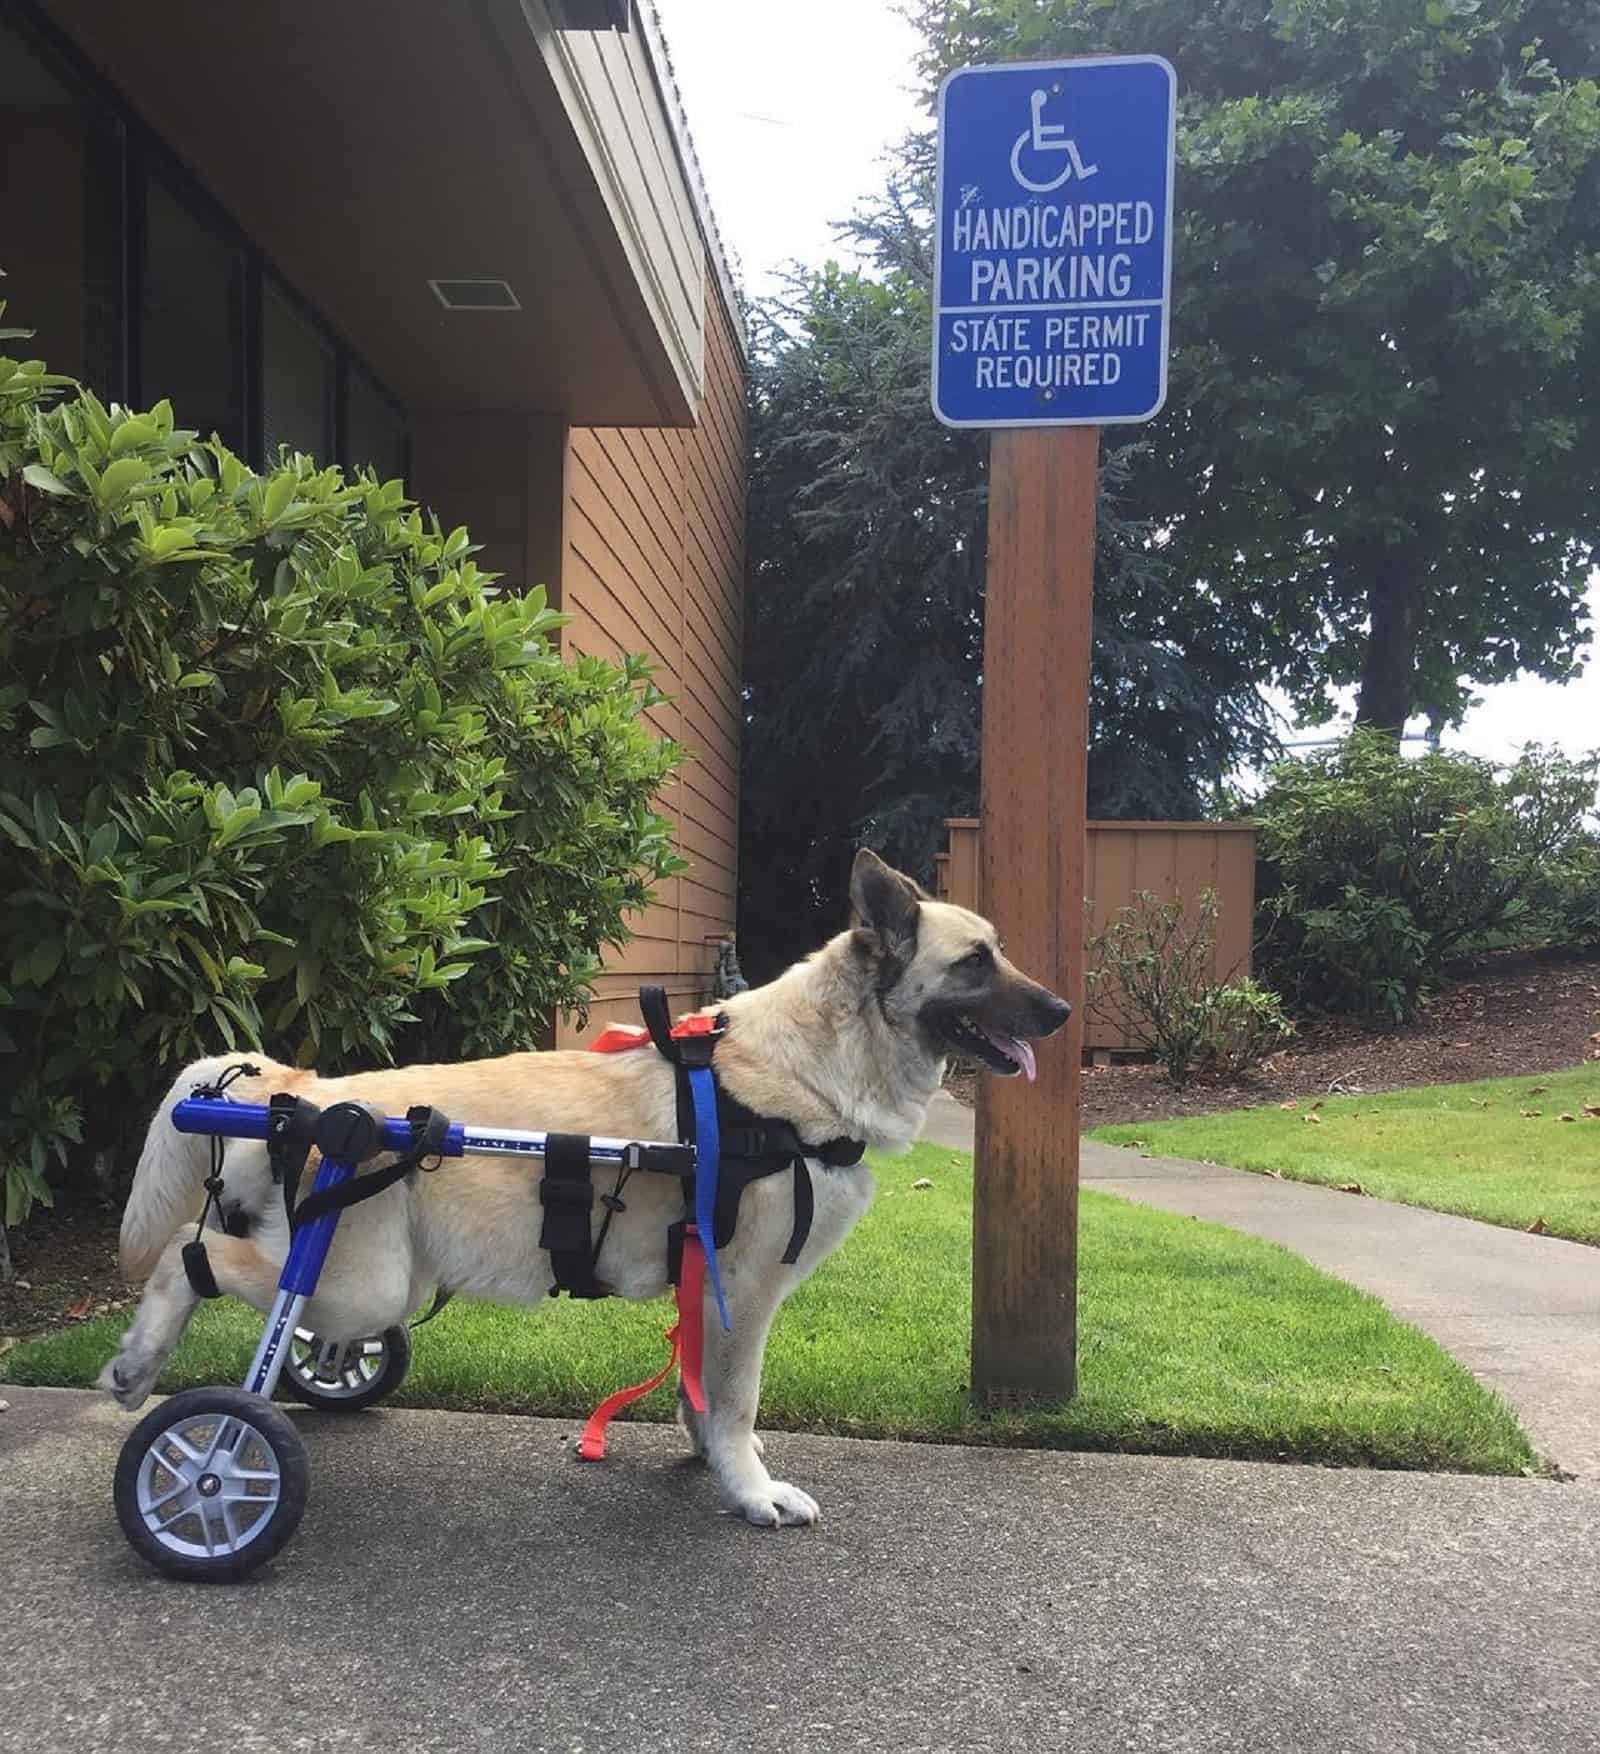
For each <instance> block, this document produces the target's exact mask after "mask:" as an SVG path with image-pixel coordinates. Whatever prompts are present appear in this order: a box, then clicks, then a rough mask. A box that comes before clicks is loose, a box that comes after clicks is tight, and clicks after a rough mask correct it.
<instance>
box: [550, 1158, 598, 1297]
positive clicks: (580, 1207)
mask: <svg viewBox="0 0 1600 1754" xmlns="http://www.w3.org/2000/svg"><path fill="white" fill-rule="evenodd" d="M539 1200H540V1203H541V1204H542V1205H543V1207H544V1224H543V1226H542V1227H541V1229H540V1231H539V1247H540V1248H542V1249H545V1250H547V1251H548V1252H549V1255H550V1270H551V1272H552V1273H553V1274H554V1275H555V1281H556V1282H555V1284H554V1285H552V1286H551V1287H550V1295H551V1296H552V1297H554V1296H556V1295H557V1293H558V1292H562V1291H565V1292H566V1293H567V1295H568V1296H569V1297H604V1296H605V1295H606V1291H605V1288H604V1287H603V1286H602V1285H601V1283H600V1281H599V1280H598V1279H597V1278H596V1277H595V1272H594V1263H595V1253H596V1250H595V1247H594V1239H593V1237H592V1236H591V1234H590V1218H591V1215H592V1214H593V1212H594V1182H593V1180H592V1177H591V1173H590V1162H589V1136H588V1134H587V1133H551V1134H549V1135H548V1136H547V1137H546V1139H545V1142H544V1179H543V1180H542V1181H541V1182H540V1183H539Z"/></svg>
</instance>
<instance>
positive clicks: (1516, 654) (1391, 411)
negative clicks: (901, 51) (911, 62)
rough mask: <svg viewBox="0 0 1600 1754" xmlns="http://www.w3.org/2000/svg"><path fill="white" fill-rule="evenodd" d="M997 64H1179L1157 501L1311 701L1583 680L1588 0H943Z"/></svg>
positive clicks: (950, 58)
mask: <svg viewBox="0 0 1600 1754" xmlns="http://www.w3.org/2000/svg"><path fill="white" fill-rule="evenodd" d="M919 19H920V23H921V26H922V28H923V31H924V33H925V39H926V43H927V53H926V57H925V62H924V69H923V71H924V73H925V75H926V76H927V78H928V80H929V84H930V89H931V85H932V82H933V80H934V79H936V78H937V76H939V75H940V74H942V73H943V72H944V71H945V70H947V69H949V68H951V67H954V66H958V65H963V64H966V63H970V62H981V61H996V60H1006V59H1024V58H1035V57H1048V56H1052V55H1065V54H1082V53H1092V52H1096V51H1118V52H1124V53H1126V52H1132V51H1155V52H1159V53H1161V54H1164V55H1165V56H1167V57H1168V59H1169V60H1171V61H1172V63H1173V64H1174V66H1175V67H1176V68H1177V72H1178V80H1179V99H1178V102H1179V117H1178V158H1179V167H1180V168H1179V180H1178V189H1177V203H1176V222H1175V223H1176V233H1175V241H1174V251H1173V276H1174V293H1175V302H1174V309H1173V320H1172V335H1173V344H1174V350H1173V356H1172V365H1171V375H1170V385H1171V387H1170V393H1169V397H1168V402H1167V407H1166V410H1165V411H1164V413H1163V414H1162V415H1161V416H1160V417H1159V418H1158V419H1157V420H1156V421H1155V422H1154V423H1152V425H1151V426H1150V427H1149V428H1148V429H1147V431H1146V439H1147V443H1146V445H1145V446H1144V447H1142V448H1141V449H1140V450H1139V452H1138V453H1137V454H1136V455H1135V456H1134V457H1133V458H1132V459H1131V474H1130V480H1129V488H1128V494H1127V499H1126V504H1127V508H1128V510H1129V512H1130V514H1131V515H1134V516H1136V517H1137V516H1143V517H1146V518H1150V519H1154V520H1156V521H1158V522H1159V523H1160V524H1161V525H1162V526H1163V528H1164V529H1165V531H1166V532H1167V534H1168V536H1169V537H1170V542H1169V547H1168V553H1169V554H1170V556H1171V559H1172V562H1173V564H1174V565H1175V566H1176V567H1177V568H1178V569H1179V571H1180V574H1181V576H1182V577H1183V578H1184V579H1185V580H1187V581H1189V582H1190V584H1191V585H1193V586H1194V587H1196V588H1199V589H1203V590H1205V591H1206V592H1208V593H1209V594H1210V595H1211V596H1212V597H1213V598H1214V599H1216V600H1217V601H1218V602H1219V603H1220V604H1223V605H1226V606H1227V607H1226V608H1225V609H1224V611H1223V612H1224V613H1226V614H1227V615H1229V616H1230V617H1232V618H1234V619H1236V620H1238V621H1240V622H1241V623H1242V622H1243V621H1245V620H1246V619H1249V618H1251V617H1253V618H1254V619H1255V622H1256V624H1257V626H1258V627H1259V629H1260V631H1261V634H1262V637H1263V639H1264V641H1265V643H1266V646H1267V648H1268V650H1269V652H1270V657H1271V662H1272V666H1273V669H1274V671H1275V673H1276V677H1277V680H1278V681H1280V682H1281V683H1282V684H1284V685H1285V686H1286V687H1288V689H1289V690H1290V691H1291V693H1292V694H1293V696H1294V698H1295V700H1296V702H1297V704H1298V705H1299V706H1300V707H1301V709H1302V710H1304V711H1305V712H1307V714H1308V715H1309V716H1311V717H1313V718H1315V717H1326V716H1327V715H1328V714H1329V712H1330V711H1331V710H1332V709H1331V699H1330V694H1331V690H1332V689H1334V688H1335V687H1338V686H1340V685H1347V684H1351V683H1355V684H1358V685H1359V700H1358V713H1357V716H1358V718H1359V719H1360V720H1362V721H1364V722H1368V723H1371V724H1374V725H1378V726H1381V727H1386V728H1388V729H1390V730H1391V731H1394V730H1398V728H1399V727H1401V726H1402V725H1403V723H1404V722H1405V720H1406V719H1407V718H1408V717H1409V716H1410V715H1412V714H1414V713H1425V714H1427V715H1429V716H1430V717H1431V718H1433V719H1434V720H1435V721H1443V722H1450V721H1454V720H1457V719H1459V717H1460V715H1461V713H1462V712H1463V710H1464V708H1465V706H1466V704H1467V703H1468V699H1469V689H1470V686H1471V684H1472V683H1474V682H1476V683H1487V682H1495V681H1500V680H1503V679H1505V678H1507V677H1509V676H1512V675H1514V674H1516V673H1518V672H1520V671H1534V672H1536V673H1538V674H1540V675H1543V676H1547V677H1552V678H1562V677H1565V676H1568V675H1570V674H1571V673H1572V670H1573V668H1574V660H1575V655H1576V653H1577V650H1578V647H1579V644H1580V642H1581V638H1582V634H1583V626H1582V608H1581V605H1582V596H1583V591H1584V586H1585V583H1586V580H1587V577H1588V573H1589V568H1590V564H1591V560H1592V558H1593V550H1594V541H1595V527H1596V521H1597V519H1600V418H1597V409H1600V345H1597V341H1600V324H1597V318H1600V90H1597V87H1596V83H1595V79H1594V69H1595V68H1596V66H1597V65H1600V8H1597V7H1596V6H1594V5H1593V4H1592V0H1265V3H1261V0H1257V3H1253V4H1242V3H1241V0H927V3H926V4H924V5H923V7H922V9H921V12H920V14H919Z"/></svg>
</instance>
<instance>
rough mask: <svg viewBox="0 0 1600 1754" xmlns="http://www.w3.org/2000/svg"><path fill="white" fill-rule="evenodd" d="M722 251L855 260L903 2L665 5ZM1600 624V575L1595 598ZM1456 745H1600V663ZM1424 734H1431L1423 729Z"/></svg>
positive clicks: (900, 57) (1450, 740)
mask: <svg viewBox="0 0 1600 1754" xmlns="http://www.w3.org/2000/svg"><path fill="white" fill-rule="evenodd" d="M656 6H657V11H658V13H659V15H660V19H661V28H662V31H663V34H664V35H665V37H666V40H667V43H668V46H669V47H670V49H671V51H672V61H673V67H674V70H675V72H676V74H677V77H678V84H679V86H680V88H681V89H682V92H683V100H684V108H685V109H686V110H687V112H688V117H689V128H690V132H691V133H692V134H693V136H694V141H695V146H696V148H697V150H698V152H699V155H700V163H701V167H702V169H703V171H704V173H705V179H706V187H707V190H708V191H709V193H710V196H711V205H712V209H713V211H714V212H715V214H716V217H717V223H718V226H719V228H720V229H721V232H722V236H723V240H724V242H725V243H726V244H727V245H728V247H729V248H730V250H731V251H732V253H733V255H734V257H735V259H736V271H740V272H741V276H742V279H743V281H744V284H745V286H746V287H747V289H748V290H749V291H750V292H752V293H753V294H756V295H760V294H761V293H764V292H768V291H771V290H772V289H773V287H774V286H775V284H776V282H777V279H778V277H779V275H780V274H781V272H782V270H783V269H784V267H785V266H786V265H787V264H788V263H790V262H792V261H799V262H803V263H805V264H807V265H809V266H818V265H820V264H821V263H823V262H825V261H826V260H827V259H828V258H829V257H830V256H832V257H835V258H838V257H841V256H842V255H844V253H845V252H844V251H843V249H842V247H841V246H840V245H839V244H838V243H837V242H836V241H835V240H834V238H833V234H832V232H831V231H830V229H829V226H830V224H831V223H832V222H833V221H836V220H840V219H843V218H845V217H846V216H847V215H848V214H849V212H850V210H851V208H852V206H853V205H854V204H855V203H856V201H858V200H859V199H860V198H861V197H862V196H863V195H866V194H868V193H870V192H871V191H872V190H874V189H875V188H877V187H878V186H879V184H880V181H881V173H880V170H879V165H878V160H879V158H880V155H881V154H882V153H883V152H884V151H885V150H886V149H887V148H888V147H890V146H892V145H893V144H894V143H895V142H897V141H898V140H899V139H900V138H901V137H902V136H903V135H904V133H905V132H906V130H907V129H908V128H909V127H910V126H911V125H912V124H913V123H914V122H916V121H917V120H919V118H920V114H921V112H920V109H919V107H918V105H917V104H916V102H915V101H914V99H913V97H912V93H911V87H912V85H913V82H914V79H915V71H914V68H913V66H912V57H913V55H914V53H915V48H916V33H915V32H914V31H913V30H912V28H911V26H910V25H909V24H907V23H906V21H905V20H904V19H903V18H901V17H900V16H899V15H898V13H897V11H896V9H895V5H894V0H805V3H804V4H801V5H796V4H795V0H656ZM1589 604H1590V615H1591V620H1592V622H1594V623H1595V624H1597V625H1600V573H1597V574H1596V576H1595V580H1594V583H1593V585H1592V586H1591V589H1590V592H1589ZM1482 692H1483V695H1484V703H1483V705H1482V706H1480V707H1476V708H1474V709H1473V710H1472V711H1471V712H1470V713H1469V714H1468V715H1467V719H1466V722H1465V724H1464V726H1463V727H1462V730H1461V731H1459V732H1453V733H1448V734H1447V735H1446V738H1445V742H1446V744H1447V745H1448V746H1451V747H1459V748H1465V749H1469V750H1471V751H1472V752H1473V753H1474V754H1478V755H1485V756H1489V757H1491V758H1494V759H1504V758H1505V757H1506V756H1508V755H1509V754H1510V753H1512V752H1513V751H1514V750H1515V749H1517V748H1518V747H1520V746H1521V745H1522V744H1523V743H1525V742H1528V741H1532V740H1537V741H1540V742H1543V743H1547V744H1553V745H1558V746H1560V747H1563V748H1565V749H1567V750H1569V751H1570V752H1574V753H1575V752H1577V751H1579V750H1582V749H1587V748H1589V747H1592V746H1596V745H1600V662H1596V661H1595V659H1594V657H1593V655H1592V648H1591V657H1590V661H1589V663H1588V667H1587V669H1586V671H1585V673H1584V675H1583V676H1582V677H1581V678H1580V679H1579V680H1578V681H1576V682H1572V683H1569V684H1567V685H1566V686H1565V687H1558V686H1556V685H1555V684H1553V683H1548V682H1541V681H1538V680H1537V679H1535V678H1532V677H1527V678H1523V679H1521V680H1519V681H1516V682H1508V683H1503V684H1501V685H1500V686H1499V687H1497V688H1491V689H1486V690H1483V691H1482ZM1413 728H1415V729H1420V728H1421V726H1420V725H1419V726H1416V727H1413Z"/></svg>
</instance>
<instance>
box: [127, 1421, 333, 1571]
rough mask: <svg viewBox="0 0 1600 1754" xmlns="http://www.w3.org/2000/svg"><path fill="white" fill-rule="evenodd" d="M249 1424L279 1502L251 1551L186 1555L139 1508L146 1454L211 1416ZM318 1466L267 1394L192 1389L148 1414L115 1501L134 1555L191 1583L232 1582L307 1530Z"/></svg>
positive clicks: (130, 1444)
mask: <svg viewBox="0 0 1600 1754" xmlns="http://www.w3.org/2000/svg"><path fill="white" fill-rule="evenodd" d="M208 1413H215V1414H222V1415H225V1416H226V1417H228V1418H231V1419H242V1420H244V1421H246V1422H247V1423H248V1424H250V1425H252V1426H254V1427H255V1429H256V1431H257V1433H258V1434H259V1435H260V1438H261V1441H262V1442H263V1443H264V1444H266V1445H267V1446H268V1447H269V1448H270V1449H271V1451H272V1456H273V1461H274V1463H275V1464H276V1466H277V1469H278V1502H277V1503H276V1505H274V1506H273V1508H272V1510H271V1511H269V1512H268V1513H267V1514H266V1515H265V1516H263V1517H261V1518H258V1519H257V1522H256V1523H255V1525H253V1530H252V1532H251V1533H250V1534H249V1537H248V1539H247V1540H246V1542H245V1544H244V1545H243V1546H241V1547H239V1548H237V1549H236V1550H235V1551H233V1552H229V1553H220V1554H214V1555H213V1554H196V1553H184V1552H181V1551H177V1550H175V1549H174V1548H173V1547H172V1546H169V1545H168V1544H167V1543H166V1542H164V1541H163V1540H162V1538H161V1537H160V1535H158V1534H156V1533H155V1531H154V1530H152V1529H151V1528H150V1527H149V1525H148V1524H147V1523H146V1521H145V1518H144V1515H143V1513H142V1512H141V1511H140V1509H139V1473H140V1469H141V1468H142V1467H143V1465H144V1459H145V1456H146V1453H147V1452H148V1451H149V1450H150V1448H151V1447H152V1446H153V1445H154V1444H155V1443H156V1442H157V1441H158V1440H159V1439H160V1438H161V1437H162V1436H163V1435H164V1434H165V1433H166V1432H168V1431H170V1430H172V1428H173V1427H174V1426H175V1425H178V1424H181V1423H183V1422H184V1421H186V1420H192V1419H195V1418H198V1417H200V1416H202V1415H204V1414H208ZM310 1485H311V1464H310V1461H309V1459H308V1458H307V1456H306V1446H305V1443H304V1441H303V1440H302V1439H301V1436H300V1433H299V1432H298V1431H296V1430H295V1428H294V1421H293V1420H292V1419H290V1417H289V1415H288V1414H287V1413H285V1412H284V1411H283V1410H282V1409H281V1408H279V1407H274V1406H273V1404H272V1403H271V1401H269V1400H267V1399H266V1398H265V1397H264V1396H262V1395H252V1394H250V1393H249V1392H248V1390H245V1389H230V1388H214V1389H185V1390H184V1391H183V1392H182V1393H181V1394H177V1395H172V1396H169V1397H168V1398H167V1399H166V1400H165V1401H163V1402H162V1403H161V1405H160V1406H158V1407H154V1408H152V1409H151V1410H150V1412H148V1413H146V1414H145V1416H144V1418H143V1419H141V1420H140V1421H139V1423H138V1424H137V1425H136V1426H135V1427H134V1428H133V1431H132V1433H131V1434H130V1436H129V1438H128V1440H127V1442H126V1443H124V1444H123V1446H122V1454H121V1455H120V1456H119V1457H118V1458H117V1472H116V1480H115V1483H114V1485H113V1487H112V1500H113V1502H114V1503H115V1505H116V1510H117V1521H118V1522H119V1523H121V1525H122V1532H123V1534H125V1535H126V1536H127V1537H128V1541H129V1543H130V1545H131V1546H132V1547H133V1549H134V1551H135V1552H136V1553H138V1554H139V1555H140V1556H141V1557H142V1558H144V1559H147V1560H149V1562H150V1563H151V1564H152V1565H153V1566H154V1567H155V1568H156V1570H157V1571H162V1572H165V1573H166V1575H167V1576H168V1577H176V1578H182V1579H184V1580H185V1581H187V1582H190V1583H232V1582H234V1581H236V1580H237V1579H238V1578H241V1577H247V1576H248V1575H249V1574H250V1573H251V1572H252V1571H254V1570H255V1569H256V1567H257V1566H260V1565H265V1564H266V1562H267V1561H268V1560H269V1559H271V1558H272V1557H273V1556H274V1555H275V1554H277V1553H279V1552H280V1551H281V1550H282V1548H283V1546H284V1543H285V1542H287V1541H288V1539H289V1537H290V1536H291V1535H292V1534H293V1533H294V1532H295V1530H296V1528H298V1527H299V1524H300V1518H301V1517H302V1516H303V1515H304V1514H305V1508H306V1500H307V1498H308V1496H309V1494H310Z"/></svg>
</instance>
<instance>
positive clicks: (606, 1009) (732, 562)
mask: <svg viewBox="0 0 1600 1754" xmlns="http://www.w3.org/2000/svg"><path fill="white" fill-rule="evenodd" d="M706 298H707V309H706V357H705V399H704V401H703V403H702V404H701V410H700V423H699V425H698V426H696V427H693V428H690V429H688V430H672V429H659V428H623V427H606V428H574V429H573V431H572V434H571V439H570V444H569V448H568V455H567V469H566V506H565V516H564V518H563V558H562V577H561V603H562V608H563V609H564V610H565V611H566V613H567V614H568V615H570V616H571V617H572V620H571V621H570V622H569V624H568V625H567V627H566V628H565V629H564V630H563V636H562V637H563V647H564V649H565V650H566V651H568V652H573V653H577V652H587V653H593V654H595V655H596V656H600V657H605V658H609V659H612V660H613V661H615V660H616V659H618V658H619V657H620V656H621V655H622V654H623V653H624V652H645V653H647V654H648V655H649V656H650V658H651V660H652V661H653V662H654V664H655V666H656V681H657V683H658V684H659V685H660V687H661V688H662V689H663V690H664V692H665V693H666V694H668V695H669V696H670V697H671V698H670V700H669V701H668V702H667V704H665V705H664V706H661V707H658V708H656V709H655V710H654V711H653V712H652V714H651V715H650V722H651V724H652V725H653V726H654V728H655V729H656V730H657V731H658V732H659V733H660V734H661V735H662V736H664V737H673V738H676V739H677V740H678V741H680V742H681V743H683V744H684V746H685V748H686V749H687V750H688V752H689V759H688V760H687V761H686V762H685V763H684V765H683V766H682V767H681V768H680V769H679V770H678V772H677V773H676V774H675V775H674V776H673V778H672V780H671V781H670V782H669V783H668V785H667V787H666V790H665V791H664V792H663V794H662V796H661V799H660V807H661V809H662V810H663V811H665V813H666V814H667V815H669V816H670V817H671V818H672V819H673V821H674V822H675V823H676V824H677V828H678V834H677V842H678V850H679V852H680V853H681V854H682V855H683V857H684V858H685V859H687V860H688V861H689V869H688V870H687V871H686V872H684V873H683V875H682V876H680V877H676V878H673V879H671V880H670V881H669V882H667V883H664V884H663V885H662V886H661V889H660V893H659V895H658V898H657V901H656V903H655V905H654V906H653V907H651V908H649V909H647V910H646V911H645V913H644V914H643V915H642V916H640V917H639V918H638V919H636V920H635V921H634V922H633V924H634V930H635V937H634V939H633V941H632V942H631V943H629V944H627V945H625V946H623V947H622V948H621V949H620V950H617V951H613V952H612V953H611V954H610V955H609V956H608V957H607V959H606V970H605V973H604V974H602V975H601V977H600V979H599V981H598V983H597V985H596V990H595V1001H594V1005H593V1007H592V1010H591V1015H590V1021H589V1024H588V1026H587V1027H586V1028H584V1029H575V1028H573V1027H572V1026H570V1025H564V1026H562V1027H561V1028H560V1029H559V1030H558V1040H559V1041H560V1043H561V1045H563V1046H571V1045H576V1044H578V1043H579V1042H582V1041H586V1040H588V1039H589V1037H590V1036H591V1035H592V1034H594V1033H595V1032H596V1031H597V1030H599V1029H600V1028H603V1027H604V1026H605V1024H607V1023H609V1022H612V1021H615V1020H619V1019H620V1020H622V1021H634V1020H636V1019H637V1016H638V1006H637V1003H636V994H637V991H638V988H639V986H640V984H641V983H642V982H645V981H653V982H655V983H657V984H659V985H661V986H664V987H665V988H666V989H667V992H668V994H669V995H670V996H671V999H672V1002H673V1006H674V1009H675V1010H682V1009H687V1008H689V1007H691V1006H693V1005H696V1004H700V1003H702V1002H704V1000H705V999H706V998H708V997H709V996H710V982H711V975H712V973H713V971H714V969H715V965H716V942H717V940H718V939H719V938H721V937H724V936H726V935H728V934H730V933H731V932H732V931H733V928H734V918H735V894H736V881H737V847H738V809H739V723H740V700H739V684H740V650H741V646H742V640H743V593H744V512H745V398H744V367H743V361H742V357H741V354H740V351H739V347H738V343H737V341H736V339H735V332H734V328H733V322H732V319H731V317H730V315H729V313H728V311H727V310H726V309H725V307H724V306H723V303H722V299H721V297H720V294H719V292H718V289H717V287H716V285H715V283H714V282H713V283H712V284H711V285H710V286H709V288H708V291H707V294H706Z"/></svg>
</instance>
